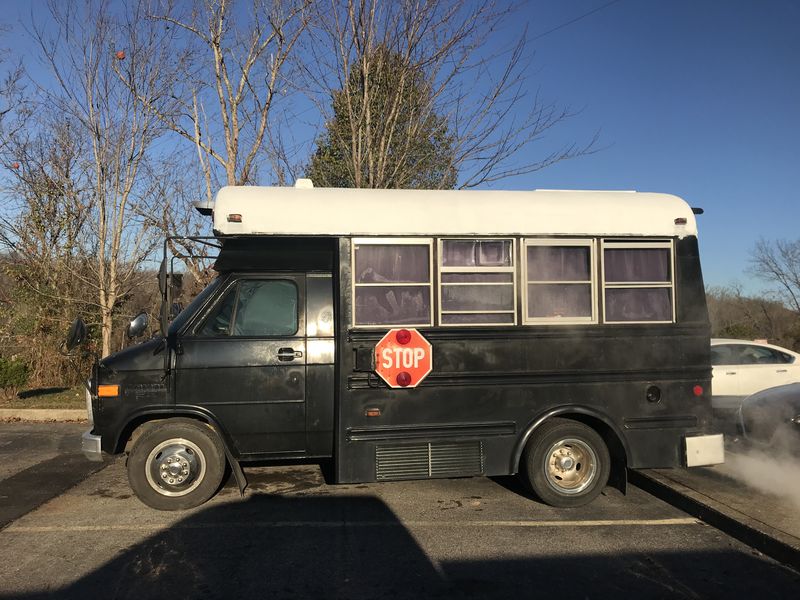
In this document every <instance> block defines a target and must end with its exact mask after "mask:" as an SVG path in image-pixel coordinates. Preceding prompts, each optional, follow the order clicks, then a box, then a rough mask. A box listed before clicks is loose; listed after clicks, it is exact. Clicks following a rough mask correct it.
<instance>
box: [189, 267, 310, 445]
mask: <svg viewBox="0 0 800 600" xmlns="http://www.w3.org/2000/svg"><path fill="white" fill-rule="evenodd" d="M305 329H306V328H305V276H304V275H302V274H300V275H298V274H280V275H252V276H250V275H249V276H241V277H238V278H232V279H231V281H229V283H228V285H227V286H226V288H225V290H224V291H223V292H222V293H221V294H220V295H219V296H218V298H217V301H216V302H215V303H214V304H213V305H212V307H211V308H210V309H209V310H208V312H207V313H206V314H205V316H204V317H203V319H202V320H201V321H200V322H199V323H198V324H196V325H195V326H194V327H193V328H192V330H191V331H190V332H189V333H188V334H187V335H184V336H183V337H181V339H180V340H179V345H178V350H177V358H176V370H177V377H176V403H178V404H189V405H198V406H202V407H203V408H205V409H207V410H208V411H209V412H211V413H212V414H213V415H214V416H215V418H216V419H218V421H219V423H220V424H221V425H222V426H223V427H224V428H225V430H226V431H227V432H228V434H229V435H230V436H231V437H232V439H233V443H234V445H235V446H236V449H237V450H238V452H239V453H240V454H242V455H248V454H249V455H255V454H276V453H280V454H292V455H301V454H303V453H304V452H305V451H306V352H305V350H306V347H305V346H306V339H305Z"/></svg>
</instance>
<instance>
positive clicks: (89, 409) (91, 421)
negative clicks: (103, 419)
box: [86, 381, 94, 425]
mask: <svg viewBox="0 0 800 600" xmlns="http://www.w3.org/2000/svg"><path fill="white" fill-rule="evenodd" d="M91 387H92V382H91V381H87V382H86V415H87V416H88V417H89V425H94V414H93V413H92V392H90V391H89V389H90V388H91Z"/></svg>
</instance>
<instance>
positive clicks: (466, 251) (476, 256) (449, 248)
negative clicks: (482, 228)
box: [442, 240, 512, 267]
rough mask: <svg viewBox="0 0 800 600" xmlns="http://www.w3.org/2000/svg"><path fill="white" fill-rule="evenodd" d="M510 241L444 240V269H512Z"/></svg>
mask: <svg viewBox="0 0 800 600" xmlns="http://www.w3.org/2000/svg"><path fill="white" fill-rule="evenodd" d="M511 265H512V263H511V241H510V240H444V241H443V243H442V266H443V267H510V266H511Z"/></svg>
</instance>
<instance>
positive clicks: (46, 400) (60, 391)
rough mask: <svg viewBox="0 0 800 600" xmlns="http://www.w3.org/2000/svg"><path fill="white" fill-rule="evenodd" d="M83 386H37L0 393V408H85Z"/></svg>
mask: <svg viewBox="0 0 800 600" xmlns="http://www.w3.org/2000/svg"><path fill="white" fill-rule="evenodd" d="M84 390H85V388H84V387H83V386H81V385H79V386H76V387H72V388H63V387H61V388H37V389H32V390H25V391H22V392H19V393H18V394H10V393H6V394H3V395H0V408H86V395H85V391H84Z"/></svg>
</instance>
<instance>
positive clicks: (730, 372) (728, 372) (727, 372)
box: [725, 371, 736, 375]
mask: <svg viewBox="0 0 800 600" xmlns="http://www.w3.org/2000/svg"><path fill="white" fill-rule="evenodd" d="M725 375H736V371H725Z"/></svg>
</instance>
